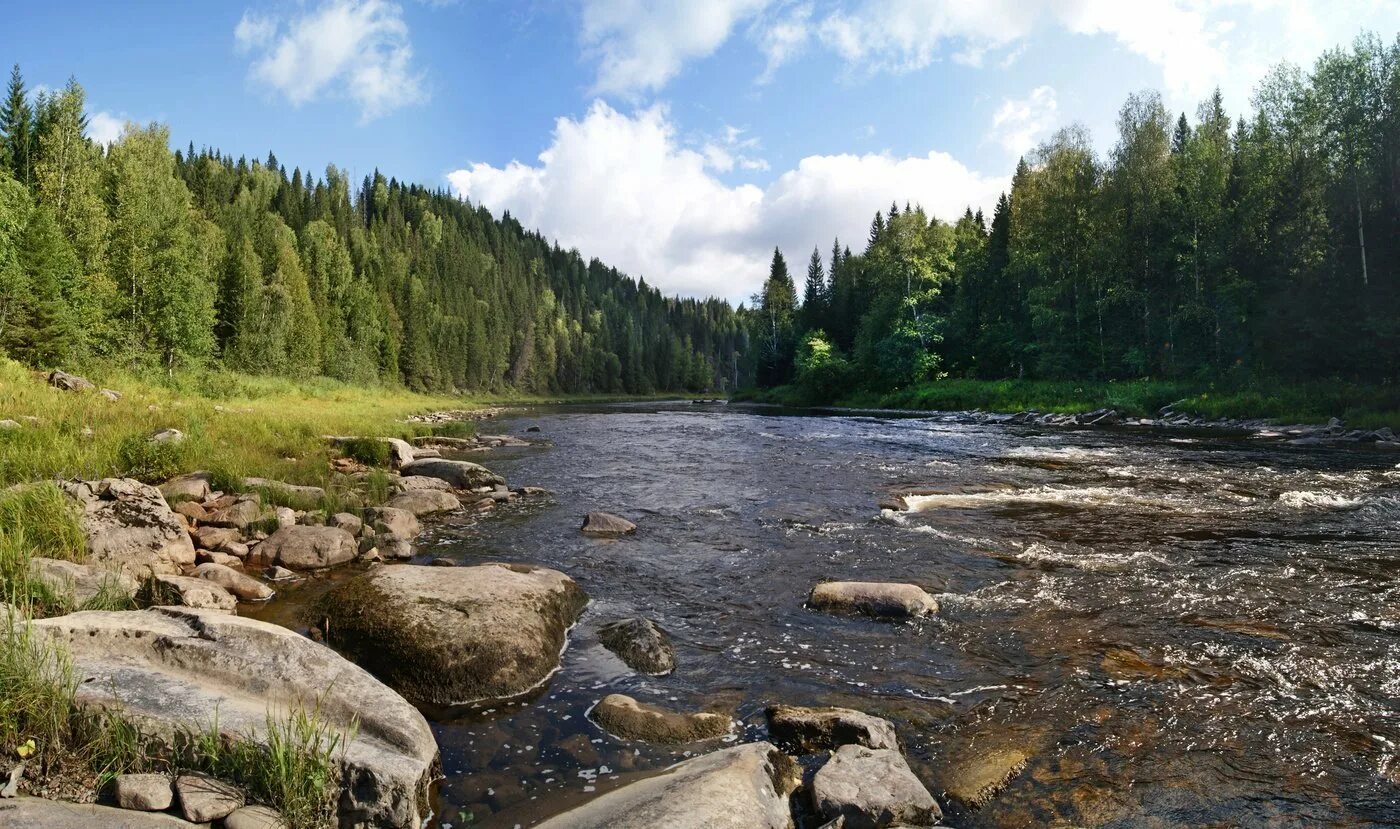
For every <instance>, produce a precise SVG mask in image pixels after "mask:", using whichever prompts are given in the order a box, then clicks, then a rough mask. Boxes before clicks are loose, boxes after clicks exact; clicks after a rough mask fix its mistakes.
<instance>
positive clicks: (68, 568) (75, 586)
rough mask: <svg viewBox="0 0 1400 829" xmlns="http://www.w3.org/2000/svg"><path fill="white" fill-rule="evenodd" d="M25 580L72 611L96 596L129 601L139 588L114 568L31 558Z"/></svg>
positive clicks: (133, 580)
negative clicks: (47, 590) (46, 592)
mask: <svg viewBox="0 0 1400 829" xmlns="http://www.w3.org/2000/svg"><path fill="white" fill-rule="evenodd" d="M29 577H30V578H31V579H34V580H35V581H39V582H42V583H43V584H44V585H45V586H46V587H48V589H49V591H50V592H52V593H53V594H54V596H55V597H56V598H58V599H60V600H62V601H63V602H65V603H66V604H68V605H71V606H73V607H81V606H82V605H84V604H87V603H88V602H90V601H92V600H93V599H96V598H98V597H99V596H106V597H109V598H120V597H122V596H125V597H127V598H131V597H132V596H135V595H136V590H137V588H138V587H140V583H139V582H137V581H136V579H134V578H132V577H131V576H130V575H129V574H127V573H126V572H124V571H122V570H120V569H118V568H114V567H111V566H107V567H100V566H94V565H91V564H75V563H74V562H71V561H60V560H59V559H53V558H41V557H35V558H31V559H30V560H29Z"/></svg>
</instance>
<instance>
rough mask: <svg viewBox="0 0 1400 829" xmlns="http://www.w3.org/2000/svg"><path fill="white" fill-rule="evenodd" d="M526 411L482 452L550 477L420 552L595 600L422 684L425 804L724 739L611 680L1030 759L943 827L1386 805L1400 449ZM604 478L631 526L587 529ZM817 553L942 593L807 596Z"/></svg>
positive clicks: (477, 820)
mask: <svg viewBox="0 0 1400 829" xmlns="http://www.w3.org/2000/svg"><path fill="white" fill-rule="evenodd" d="M529 425H538V426H539V427H540V429H541V432H540V434H539V435H533V434H532V435H528V437H539V438H543V439H545V440H546V441H547V442H548V443H547V445H544V444H542V445H540V446H536V447H531V448H529V449H513V450H498V453H497V454H491V455H487V456H486V457H484V458H480V459H481V460H483V461H484V462H486V463H487V464H488V465H490V466H492V467H493V468H494V469H495V470H497V471H499V472H501V473H502V474H504V475H505V476H506V477H507V479H508V480H510V481H511V482H512V483H513V484H535V485H540V486H545V487H548V488H549V489H550V490H552V491H553V493H554V494H553V496H552V497H551V498H546V499H541V500H535V501H526V502H524V503H522V504H520V505H513V506H511V507H509V508H506V509H503V510H501V511H498V512H497V513H495V514H494V515H491V516H490V517H487V518H484V519H482V520H480V521H478V522H476V523H460V522H459V523H452V522H451V521H449V522H447V523H444V524H441V525H438V526H437V527H435V528H433V529H431V530H430V532H429V534H428V535H426V536H425V537H424V538H423V540H422V541H423V555H424V556H425V557H428V556H431V557H437V556H447V557H451V558H454V559H457V560H459V561H461V562H462V563H464V564H471V563H474V562H480V561H488V560H506V561H522V562H534V563H539V564H544V565H546V566H550V567H555V568H558V569H560V570H562V571H564V572H566V573H568V574H570V575H571V576H573V577H574V578H575V579H576V580H578V582H579V583H580V584H581V585H582V586H583V587H584V589H585V590H586V591H587V592H588V594H589V596H590V597H591V598H592V603H591V604H590V605H589V607H588V609H587V611H586V613H585V615H584V617H583V619H582V621H581V622H580V624H579V626H578V627H576V628H575V629H574V631H573V633H572V635H571V639H570V645H569V647H568V649H567V651H566V652H565V654H564V657H563V665H562V668H561V670H560V671H559V672H558V673H557V674H556V675H555V676H554V677H553V678H552V679H551V680H550V682H549V683H548V684H547V686H546V687H544V688H542V689H541V690H539V691H538V692H537V693H535V694H534V695H532V696H531V697H530V698H528V699H523V700H514V701H511V702H509V703H503V704H499V705H494V706H493V705H483V706H479V707H478V708H476V709H474V710H471V711H468V712H465V713H463V712H456V713H454V714H453V715H451V717H446V718H444V717H445V715H441V714H438V715H436V716H437V717H438V719H436V720H435V721H434V728H435V730H436V732H437V735H438V738H439V742H440V744H441V746H442V756H443V765H444V771H445V774H446V779H445V780H444V781H442V783H441V785H440V787H439V791H438V795H437V804H436V805H437V807H438V810H439V811H438V817H437V818H436V819H435V821H434V824H433V825H435V826H437V825H441V826H448V825H450V826H452V827H454V828H455V827H462V826H490V827H495V826H500V827H513V826H516V825H519V826H522V827H523V826H529V825H531V824H532V823H534V822H537V821H538V820H541V819H543V818H544V817H547V816H550V815H552V814H556V813H558V812H560V811H562V810H563V809H565V808H568V807H570V806H573V805H576V804H578V803H580V802H582V801H584V800H586V799H587V798H591V797H595V796H597V795H598V794H600V793H602V792H605V791H608V790H610V789H612V788H615V787H616V786H618V785H621V784H623V783H625V782H628V781H629V780H631V779H634V778H635V777H637V776H638V775H639V774H643V773H645V772H647V771H648V770H655V769H658V768H661V767H664V766H666V765H670V764H672V763H674V762H676V761H677V760H679V759H683V758H684V757H686V756H690V755H693V754H694V753H698V752H703V751H706V750H712V749H713V748H714V747H715V744H709V745H695V746H681V747H675V748H668V747H657V746H649V745H645V744H634V743H628V742H624V741H621V740H618V739H615V738H613V737H611V736H609V735H607V734H605V733H603V732H602V731H600V730H598V729H597V728H596V727H594V726H593V725H592V724H591V723H590V722H589V720H588V719H587V712H588V709H589V707H590V706H591V705H592V704H594V703H595V702H596V701H597V700H598V699H600V698H601V697H603V696H604V695H606V694H608V693H611V692H615V691H616V692H622V693H627V694H631V695H633V696H635V697H637V698H639V699H641V700H643V701H648V702H652V703H655V704H658V705H662V706H669V707H672V708H674V709H676V710H687V709H691V710H693V709H697V708H700V707H703V706H723V707H724V708H726V709H729V710H732V711H734V712H735V717H736V719H738V720H739V721H740V722H741V723H742V729H741V733H740V734H738V735H737V736H736V739H743V740H749V739H762V738H763V737H764V728H763V708H764V706H765V705H767V704H770V703H775V702H784V703H793V704H834V705H843V706H848V707H852V708H858V709H861V710H865V711H869V712H871V713H875V714H879V715H881V716H885V717H888V718H889V719H891V720H893V721H894V723H895V725H896V728H897V730H898V732H899V734H900V738H901V740H902V742H903V743H904V747H905V753H906V755H907V756H908V758H909V761H910V763H911V765H912V766H913V768H914V769H915V771H916V772H917V773H918V774H919V776H920V777H921V778H922V779H923V780H924V782H925V783H926V784H927V785H928V786H929V788H930V790H931V791H933V792H934V794H935V795H940V794H941V791H942V787H943V785H944V784H945V783H946V781H948V780H950V779H951V776H952V775H953V774H954V773H955V772H956V770H957V769H958V768H959V767H960V765H962V764H965V763H968V762H970V761H972V760H974V759H976V758H979V757H982V756H986V755H987V754H988V753H991V752H998V751H1013V752H1019V753H1020V754H1023V755H1024V756H1025V757H1027V758H1028V760H1027V763H1026V766H1025V768H1024V770H1023V771H1021V772H1020V773H1019V774H1018V775H1017V776H1015V777H1014V778H1013V779H1012V780H1011V781H1010V783H1009V784H1008V785H1007V787H1006V788H1005V790H1004V791H1003V792H1002V793H1001V794H1000V795H999V796H998V797H996V798H995V799H993V800H992V801H991V802H990V803H988V804H987V805H985V806H983V807H982V808H981V809H979V810H969V809H968V808H966V807H963V806H961V805H959V804H957V803H955V802H950V801H949V799H948V798H945V797H940V798H939V799H940V802H942V803H943V805H944V809H945V813H946V815H947V817H946V820H945V822H947V823H949V824H951V825H955V826H960V827H1021V826H1124V827H1126V826H1151V827H1158V826H1160V827H1178V826H1179V827H1186V826H1192V827H1195V826H1221V827H1224V826H1298V827H1303V826H1307V827H1314V826H1400V759H1398V758H1397V755H1400V544H1398V543H1397V541H1400V455H1396V454H1393V453H1385V452H1381V451H1376V450H1367V449H1365V448H1351V449H1346V450H1341V449H1325V448H1313V447H1309V448H1302V447H1289V446H1282V445H1278V444H1274V443H1266V442H1262V441H1259V440H1251V439H1249V438H1247V437H1246V436H1240V435H1226V434H1222V433H1202V432H1192V433H1186V432H1182V431H1180V430H1172V431H1155V432H1154V431H1145V430H1132V431H1127V430H1122V431H1089V430H1079V431H1070V430H1047V429H1043V428H1035V427H1013V426H994V425H964V424H953V423H946V422H940V421H939V420H938V419H930V418H913V417H904V418H885V417H864V416H834V415H828V416H798V415H796V414H783V413H779V412H776V411H763V410H744V409H741V408H738V407H724V406H718V407H709V406H694V405H682V406H659V407H658V406H647V407H637V406H624V407H612V408H608V409H592V410H581V409H572V410H570V409H562V410H540V411H532V412H526V413H523V414H521V415H519V416H516V417H514V418H511V419H507V420H504V421H497V422H496V423H495V424H493V425H492V427H491V429H492V430H497V429H499V430H502V431H509V432H512V433H522V432H523V430H524V429H525V428H526V427H527V426H529ZM909 491H916V492H919V493H921V494H920V495H916V496H913V497H911V498H909V499H908V500H909V506H910V509H909V511H907V512H898V513H896V512H890V511H883V512H882V511H881V510H880V509H879V508H878V507H877V503H878V501H879V500H880V499H881V498H882V497H883V496H885V495H887V494H889V493H892V492H909ZM593 509H605V510H609V511H614V512H618V513H621V514H623V515H626V516H628V517H631V518H633V519H634V520H636V522H637V523H638V524H639V525H640V530H639V532H638V533H637V535H636V536H634V537H630V538H627V539H623V540H620V541H605V540H590V539H587V538H584V537H582V536H581V535H580V534H579V533H578V524H579V521H580V517H581V515H582V514H583V513H584V512H587V511H589V510H593ZM823 579H850V580H889V581H909V582H914V583H917V584H919V585H921V586H923V587H925V588H926V589H928V590H929V591H930V592H932V593H934V594H935V595H937V596H938V598H939V600H940V602H941V604H942V611H941V612H940V614H939V615H938V617H937V618H935V619H930V620H928V621H924V622H921V623H917V624H913V623H907V624H894V625H891V624H884V623H879V622H874V621H866V620H862V619H852V618H842V617H833V616H827V615H822V614H819V613H814V612H811V611H809V610H807V609H805V608H804V607H803V600H804V598H805V597H806V594H807V591H808V590H809V589H810V587H811V586H812V585H813V584H814V583H816V582H818V581H820V580H823ZM313 589H314V588H313ZM286 601H287V604H286V605H285V606H284V607H283V609H282V610H281V611H279V610H278V608H277V607H276V606H274V607H273V608H269V609H268V611H267V612H268V613H269V614H272V615H273V616H275V615H276V614H277V613H279V612H283V613H289V612H290V611H288V610H286V608H287V607H291V606H294V605H295V604H296V603H297V601H298V600H297V598H296V595H295V594H293V596H292V597H291V598H289V599H288V600H286ZM630 615H644V616H648V617H651V618H653V619H655V620H657V621H658V622H659V623H660V624H661V625H662V626H663V627H665V628H666V629H667V630H668V631H669V632H670V634H671V636H672V638H673V640H674V641H675V644H676V646H677V652H678V659H679V668H678V670H677V671H676V672H675V673H674V674H673V675H670V676H665V677H645V676H639V675H637V674H634V673H632V672H631V671H629V670H628V669H627V668H626V667H625V666H624V665H623V664H622V663H621V662H620V661H619V660H617V659H616V658H615V657H613V656H612V655H611V654H609V653H608V652H607V651H606V650H604V649H603V648H602V647H601V646H600V645H599V644H598V642H597V639H596V636H595V634H594V631H595V629H596V627H597V626H598V625H599V624H601V623H603V622H606V621H608V620H611V619H614V618H618V617H622V616H630Z"/></svg>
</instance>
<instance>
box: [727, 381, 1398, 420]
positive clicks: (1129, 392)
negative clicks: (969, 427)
mask: <svg viewBox="0 0 1400 829" xmlns="http://www.w3.org/2000/svg"><path fill="white" fill-rule="evenodd" d="M734 399H735V400H736V401H744V400H751V401H754V402H761V403H777V404H781V405H791V406H806V405H813V404H814V402H815V401H812V400H809V399H805V398H804V397H803V394H802V390H800V389H798V388H796V387H794V386H780V387H778V388H775V389H764V390H757V391H748V392H746V393H744V394H742V395H735V397H734ZM835 405H839V406H846V407H852V408H879V409H911V410H918V411H967V410H972V409H980V410H982V411H989V412H1007V413H1011V412H1022V411H1039V412H1056V413H1061V414H1074V413H1078V412H1088V411H1093V410H1095V409H1115V410H1117V412H1118V413H1119V414H1121V415H1124V416H1128V417H1152V416H1156V414H1157V412H1158V411H1159V410H1160V409H1161V408H1162V407H1164V406H1167V405H1171V406H1172V408H1173V409H1174V410H1175V411H1177V412H1181V413H1183V414H1189V415H1197V416H1200V417H1204V418H1207V419H1211V420H1214V419H1217V418H1269V419H1272V420H1276V421H1279V422H1282V423H1290V424H1291V423H1326V422H1327V420H1328V419H1329V418H1332V417H1339V418H1341V419H1342V420H1344V421H1346V423H1347V425H1348V426H1351V427H1354V428H1360V429H1378V428H1380V427H1382V426H1391V427H1400V386H1363V385H1357V384H1352V383H1343V382H1313V383H1303V384H1284V383H1256V384H1252V385H1248V386H1229V385H1224V384H1221V385H1219V386H1212V385H1203V384H1193V383H1184V382H1176V381H1163V380H1131V381H1120V382H1076V381H1060V380H964V379H944V380H935V381H930V382H926V383H920V384H918V385H915V386H911V387H909V388H907V389H901V390H899V391H894V392H884V393H875V392H857V393H853V394H851V395H850V396H847V397H845V398H843V399H841V400H839V401H836V402H835Z"/></svg>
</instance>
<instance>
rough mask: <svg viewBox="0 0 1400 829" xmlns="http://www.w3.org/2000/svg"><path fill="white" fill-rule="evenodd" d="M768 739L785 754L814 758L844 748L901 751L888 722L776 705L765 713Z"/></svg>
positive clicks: (836, 710) (860, 715)
mask: <svg viewBox="0 0 1400 829" xmlns="http://www.w3.org/2000/svg"><path fill="white" fill-rule="evenodd" d="M765 714H767V717H768V735H769V737H771V738H772V740H773V742H775V743H777V744H778V745H779V746H781V747H782V748H783V750H785V751H789V752H793V753H795V754H815V753H816V752H819V751H835V750H836V749H838V748H840V747H841V746H844V745H859V746H865V747H866V748H888V749H896V750H897V749H898V748H899V741H898V739H896V737H895V733H894V725H892V724H891V723H890V721H889V720H885V719H881V718H880V717H875V716H871V715H870V714H865V713H862V712H860V711H854V710H852V709H850V708H802V707H800V706H796V705H773V706H770V707H769V708H768V710H767V711H766V712H765Z"/></svg>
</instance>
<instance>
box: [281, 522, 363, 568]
mask: <svg viewBox="0 0 1400 829" xmlns="http://www.w3.org/2000/svg"><path fill="white" fill-rule="evenodd" d="M359 552H360V547H359V545H358V544H357V543H356V542H355V537H354V536H353V535H351V534H350V533H348V532H346V531H345V530H342V529H340V528H339V527H307V526H303V525H301V524H293V525H292V526H290V527H283V528H282V529H280V530H278V531H277V532H275V533H273V534H272V535H270V536H268V537H267V540H266V541H264V542H263V543H261V544H259V545H258V555H260V556H262V557H263V558H264V559H266V560H267V562H268V563H269V564H280V565H282V566H283V567H290V568H292V569H293V570H320V569H323V568H325V567H334V566H336V565H338V564H344V563H346V562H347V561H352V560H353V559H354V558H355V556H357V555H359Z"/></svg>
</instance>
